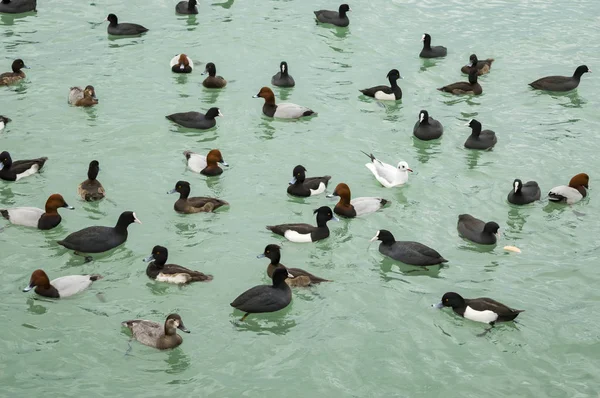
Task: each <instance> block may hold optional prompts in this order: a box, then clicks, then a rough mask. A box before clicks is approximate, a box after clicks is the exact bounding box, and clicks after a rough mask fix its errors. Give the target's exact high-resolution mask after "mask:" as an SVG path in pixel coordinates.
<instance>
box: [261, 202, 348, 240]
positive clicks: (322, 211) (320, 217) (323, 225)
mask: <svg viewBox="0 0 600 398" xmlns="http://www.w3.org/2000/svg"><path fill="white" fill-rule="evenodd" d="M313 214H316V215H317V226H316V227H315V226H313V225H310V224H304V223H301V224H280V225H267V227H266V228H267V229H268V230H269V231H271V232H273V233H275V234H277V235H281V236H283V237H284V238H286V239H287V240H289V241H290V242H296V243H308V242H316V241H318V240H322V239H325V238H327V237H329V228H328V227H327V222H328V221H330V220H334V221H339V220H338V219H337V217H335V216H334V215H333V212H332V211H331V208H329V207H327V206H322V207H319V208H318V209H316V210H314V211H313Z"/></svg>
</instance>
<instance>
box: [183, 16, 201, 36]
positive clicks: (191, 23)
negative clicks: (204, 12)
mask: <svg viewBox="0 0 600 398" xmlns="http://www.w3.org/2000/svg"><path fill="white" fill-rule="evenodd" d="M196 15H197V14H191V15H190V16H189V17H187V18H185V24H186V25H187V26H188V28H187V31H188V32H192V31H194V30H196V26H198V25H200V22H198V20H197V17H196Z"/></svg>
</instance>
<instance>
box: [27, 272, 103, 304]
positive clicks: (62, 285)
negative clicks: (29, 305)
mask: <svg viewBox="0 0 600 398" xmlns="http://www.w3.org/2000/svg"><path fill="white" fill-rule="evenodd" d="M99 279H102V276H100V275H97V274H92V275H67V276H61V277H60V278H56V279H54V280H53V281H52V282H50V280H49V279H48V275H47V274H46V273H45V272H44V271H43V270H41V269H37V270H35V271H33V273H32V274H31V278H30V279H29V285H27V287H25V288H24V289H23V291H24V292H28V291H30V290H31V289H33V288H35V290H34V291H35V292H36V293H37V294H39V295H40V296H44V297H49V298H56V299H57V298H66V297H69V296H74V295H76V294H77V293H81V292H83V291H84V290H85V289H87V288H88V287H90V286H92V283H94V282H96V281H97V280H99Z"/></svg>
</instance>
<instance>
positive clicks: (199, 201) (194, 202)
mask: <svg viewBox="0 0 600 398" xmlns="http://www.w3.org/2000/svg"><path fill="white" fill-rule="evenodd" d="M187 203H188V204H189V205H190V206H192V207H204V206H205V205H206V204H208V203H211V204H212V205H213V206H214V207H213V209H218V208H219V207H221V206H226V205H228V204H229V203H227V202H226V201H224V200H221V199H217V198H207V197H203V196H197V197H193V198H188V199H187Z"/></svg>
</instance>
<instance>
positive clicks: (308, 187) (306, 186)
mask: <svg viewBox="0 0 600 398" xmlns="http://www.w3.org/2000/svg"><path fill="white" fill-rule="evenodd" d="M329 180H331V176H323V177H306V169H305V168H304V166H302V165H298V166H296V167H294V170H293V171H292V179H291V181H290V184H289V186H288V189H287V193H289V194H290V195H293V196H299V197H301V198H305V197H308V196H314V195H318V194H320V193H323V192H325V188H327V184H328V183H329Z"/></svg>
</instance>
